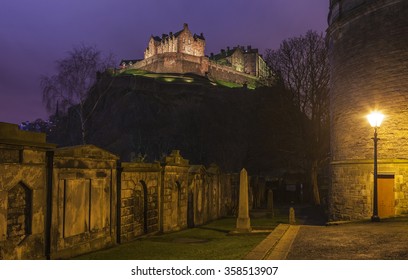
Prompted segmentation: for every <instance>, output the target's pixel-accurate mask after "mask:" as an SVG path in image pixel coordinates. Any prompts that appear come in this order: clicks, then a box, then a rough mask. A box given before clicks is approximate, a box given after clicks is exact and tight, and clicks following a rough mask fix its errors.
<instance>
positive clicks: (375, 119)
mask: <svg viewBox="0 0 408 280" xmlns="http://www.w3.org/2000/svg"><path fill="white" fill-rule="evenodd" d="M367 119H368V121H369V123H370V125H371V127H373V128H374V137H373V138H372V139H373V140H374V202H373V215H372V216H371V221H372V222H379V221H380V217H378V203H377V202H378V198H377V142H378V140H379V139H378V138H377V128H379V127H380V125H381V123H382V121H383V119H384V115H383V114H381V113H380V112H376V111H375V112H372V113H371V114H369V115H368V116H367Z"/></svg>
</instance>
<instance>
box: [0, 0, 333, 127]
mask: <svg viewBox="0 0 408 280" xmlns="http://www.w3.org/2000/svg"><path fill="white" fill-rule="evenodd" d="M328 5H329V0H251V1H249V0H245V1H244V0H206V1H198V0H195V1H194V0H171V1H166V0H58V1H55V0H35V1H33V0H2V2H1V7H0V122H11V123H20V122H22V121H26V120H29V121H33V120H35V119H37V118H43V119H46V118H47V113H46V111H45V109H44V106H43V105H42V94H41V90H40V86H39V78H40V76H41V75H51V74H53V73H54V72H53V71H54V65H55V64H54V62H55V60H57V59H61V58H64V57H65V56H66V54H67V52H68V51H70V50H71V49H72V48H73V46H78V45H80V44H81V43H84V44H86V45H95V46H96V47H97V48H98V49H100V50H101V51H103V52H104V53H108V52H112V53H113V54H114V55H115V57H116V60H117V62H118V63H119V61H120V60H121V59H138V58H143V51H144V49H145V48H146V46H147V42H148V40H149V37H150V35H152V34H153V35H161V34H162V33H169V32H170V31H172V32H176V31H179V30H181V29H182V27H183V23H188V24H189V28H190V30H191V31H192V32H193V33H197V34H199V33H201V32H202V33H204V36H205V38H206V54H210V53H211V52H214V53H216V52H219V50H220V49H221V48H226V47H227V46H230V47H233V46H236V45H243V46H246V45H251V46H252V47H253V48H258V49H259V50H260V52H261V53H263V52H264V51H265V49H268V48H271V49H276V48H278V47H279V44H280V42H281V41H282V40H283V39H286V38H289V37H293V36H299V35H302V34H304V33H305V32H306V31H307V30H310V29H312V30H316V31H318V32H324V31H325V30H326V28H327V20H326V19H327V13H328Z"/></svg>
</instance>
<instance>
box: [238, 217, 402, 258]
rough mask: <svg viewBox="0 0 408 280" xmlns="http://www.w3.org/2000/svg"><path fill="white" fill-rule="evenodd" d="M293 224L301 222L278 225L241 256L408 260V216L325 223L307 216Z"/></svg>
mask: <svg viewBox="0 0 408 280" xmlns="http://www.w3.org/2000/svg"><path fill="white" fill-rule="evenodd" d="M307 221H309V223H308V222H307ZM297 223H304V224H302V225H299V224H297V225H286V224H280V225H279V226H278V227H276V229H275V230H274V231H273V232H272V233H271V234H270V235H268V237H267V238H266V239H265V240H263V241H262V242H261V243H260V244H259V245H258V246H257V247H256V248H254V250H252V251H251V252H250V253H249V254H248V255H247V256H246V257H245V259H269V260H276V259H279V260H285V259H286V260H357V259H359V260H392V259H400V260H408V216H402V217H395V218H389V219H382V220H381V222H379V223H373V222H371V221H359V222H350V223H339V224H336V225H328V226H327V225H316V224H318V223H321V219H320V218H318V219H316V218H313V217H311V216H309V217H306V218H305V217H303V219H299V220H298V221H297Z"/></svg>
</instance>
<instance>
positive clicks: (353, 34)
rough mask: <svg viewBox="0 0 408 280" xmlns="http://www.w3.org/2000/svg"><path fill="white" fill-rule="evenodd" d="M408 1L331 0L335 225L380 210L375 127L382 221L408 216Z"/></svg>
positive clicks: (331, 199) (332, 213)
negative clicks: (376, 122) (378, 115)
mask: <svg viewBox="0 0 408 280" xmlns="http://www.w3.org/2000/svg"><path fill="white" fill-rule="evenodd" d="M407 14H408V1H406V0H370V1H369V0H331V1H330V13H329V17H328V21H329V29H328V33H327V35H328V43H329V59H330V63H331V81H330V114H331V127H332V128H331V160H332V161H331V167H332V183H331V187H330V195H329V215H330V217H329V218H330V219H331V220H348V219H352V220H353V219H361V218H369V217H371V215H372V211H373V183H374V176H373V146H374V144H373V140H372V139H371V138H372V137H373V129H372V128H371V127H370V125H369V123H368V121H367V119H366V115H368V114H369V113H370V111H372V110H375V109H376V110H379V111H381V112H382V113H383V114H384V115H385V119H384V121H383V124H382V126H381V127H380V128H379V130H378V137H379V138H380V140H379V142H378V181H377V182H378V207H379V209H378V211H379V213H378V214H379V216H380V218H383V217H387V216H393V215H397V214H401V213H408V17H407V16H406V15H407Z"/></svg>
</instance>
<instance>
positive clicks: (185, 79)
mask: <svg viewBox="0 0 408 280" xmlns="http://www.w3.org/2000/svg"><path fill="white" fill-rule="evenodd" d="M119 75H133V76H143V77H147V78H153V79H155V80H158V81H160V82H166V83H177V84H200V85H206V86H221V87H228V88H241V87H242V85H240V84H236V83H233V82H227V81H222V80H217V81H215V82H211V81H210V80H208V79H207V78H205V77H201V76H199V75H195V74H176V73H152V72H148V71H145V70H140V69H128V70H125V71H124V72H122V73H121V74H119ZM249 88H250V89H254V87H249Z"/></svg>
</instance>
